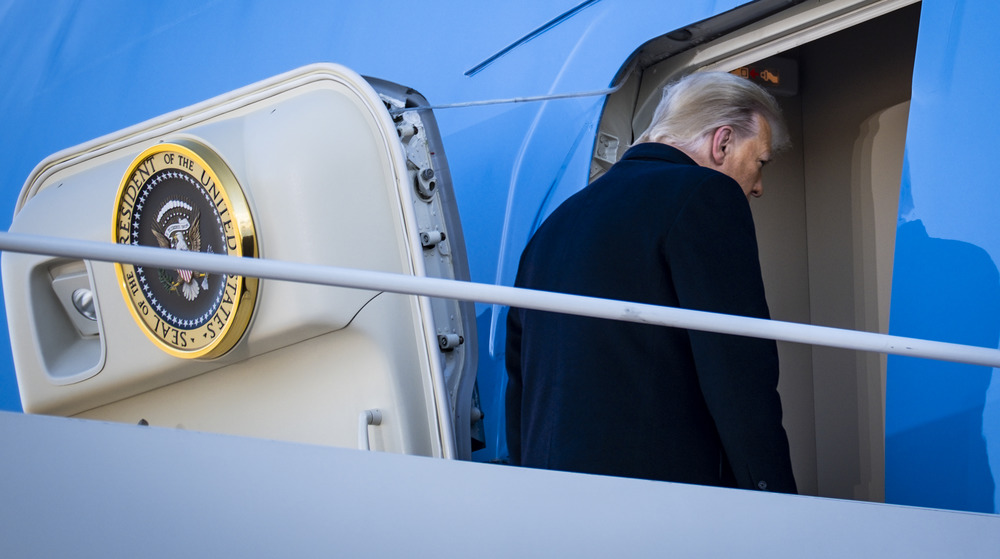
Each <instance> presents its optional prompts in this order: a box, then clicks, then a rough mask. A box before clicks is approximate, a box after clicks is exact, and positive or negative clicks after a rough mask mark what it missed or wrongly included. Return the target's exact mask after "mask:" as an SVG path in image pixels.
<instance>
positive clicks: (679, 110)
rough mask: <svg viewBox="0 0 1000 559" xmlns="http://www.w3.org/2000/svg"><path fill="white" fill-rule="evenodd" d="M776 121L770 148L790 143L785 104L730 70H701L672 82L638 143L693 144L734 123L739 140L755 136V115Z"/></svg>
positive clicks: (685, 147)
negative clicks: (783, 115)
mask: <svg viewBox="0 0 1000 559" xmlns="http://www.w3.org/2000/svg"><path fill="white" fill-rule="evenodd" d="M757 115H760V117H761V118H763V119H764V120H765V121H767V123H768V124H769V125H770V126H771V149H772V150H775V151H777V150H779V149H781V148H783V147H785V146H786V145H787V144H788V129H787V128H786V127H785V122H784V119H783V118H782V116H781V108H780V107H779V106H778V103H777V101H775V100H774V97H772V96H771V94H770V93H768V92H766V91H764V89H763V88H761V87H760V86H758V85H757V84H755V83H753V82H751V81H750V80H747V79H745V78H741V77H738V76H735V75H733V74H730V73H727V72H698V73H695V74H691V75H689V76H686V77H684V78H681V79H680V80H678V81H676V82H673V83H671V84H669V85H667V86H666V87H665V88H664V89H663V97H662V99H660V104H659V105H657V107H656V111H655V112H654V113H653V122H652V124H650V125H649V128H647V129H646V131H645V132H643V133H642V135H640V136H639V138H638V140H636V142H635V143H637V144H638V143H642V142H659V143H663V144H667V145H672V146H674V147H677V148H680V149H682V150H694V149H696V148H697V146H699V145H700V144H701V142H703V141H705V140H706V139H708V138H709V137H710V136H711V135H712V134H713V133H714V132H715V131H716V130H717V129H719V128H721V127H723V126H731V127H732V128H733V131H734V133H735V136H736V139H737V140H744V139H747V138H751V137H753V136H756V135H757V133H758V132H759V130H758V125H757V119H756V116H757Z"/></svg>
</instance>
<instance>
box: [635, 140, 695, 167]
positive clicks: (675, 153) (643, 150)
mask: <svg viewBox="0 0 1000 559" xmlns="http://www.w3.org/2000/svg"><path fill="white" fill-rule="evenodd" d="M628 159H636V160H643V159H645V160H649V159H658V160H661V161H667V162H669V163H676V164H679V165H697V163H695V161H694V159H691V158H690V157H688V155H687V154H686V153H684V152H683V151H681V150H679V149H677V148H675V147H673V146H668V145H666V144H660V143H656V142H645V143H641V144H636V145H634V146H632V147H630V148H629V149H628V151H626V152H625V155H623V156H622V161H625V160H628Z"/></svg>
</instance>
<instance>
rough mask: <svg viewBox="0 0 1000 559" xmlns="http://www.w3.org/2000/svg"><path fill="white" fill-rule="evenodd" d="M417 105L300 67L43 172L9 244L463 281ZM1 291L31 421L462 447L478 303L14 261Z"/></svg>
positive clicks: (375, 87) (76, 151)
mask: <svg viewBox="0 0 1000 559" xmlns="http://www.w3.org/2000/svg"><path fill="white" fill-rule="evenodd" d="M426 104H427V103H426V101H425V100H424V99H423V98H422V97H421V96H420V95H419V94H418V93H416V92H414V91H412V90H410V89H407V88H404V87H401V86H397V85H394V84H389V83H387V82H383V81H379V80H367V79H365V78H363V77H361V76H359V75H357V74H356V73H354V72H352V71H350V70H348V69H346V68H343V67H341V66H337V65H333V64H316V65H312V66H307V67H304V68H301V69H298V70H295V71H292V72H289V73H287V74H283V75H279V76H276V77H274V78H272V79H269V80H266V81H264V82H261V83H258V84H254V85H251V86H249V87H246V88H243V89H240V90H237V91H234V92H231V93H229V94H226V95H222V96H220V97H217V98H215V99H212V100H209V101H206V102H203V103H200V104H198V105H195V106H192V107H189V108H186V109H182V110H180V111H177V112H174V113H170V114H167V115H163V116H162V117H159V118H157V119H154V120H152V121H149V122H146V123H143V124H139V125H137V126H134V127H131V128H128V129H126V130H123V131H120V132H118V133H115V134H111V135H109V136H106V137H103V138H98V139H96V140H93V141H91V142H88V143H86V144H83V145H81V146H78V147H76V148H72V149H69V150H66V151H64V152H60V153H57V154H55V155H53V156H51V157H49V158H48V159H46V160H45V161H43V162H42V163H41V164H39V166H38V167H37V168H36V169H35V171H34V172H33V173H32V175H31V176H30V177H29V179H28V181H27V183H26V185H25V187H24V189H23V190H22V193H21V197H20V199H19V201H18V207H17V211H16V215H15V217H14V220H13V224H12V226H11V229H10V230H11V232H17V233H31V234H42V235H50V236H60V237H69V238H75V239H85V240H94V241H114V242H119V243H128V244H140V245H150V246H164V247H171V248H174V249H178V250H197V251H201V252H215V253H220V254H231V255H235V256H244V257H259V258H266V259H274V260H283V261H289V262H300V263H307V264H317V265H330V266H340V267H348V268H357V269H363V270H375V271H381V272H391V273H399V274H412V275H418V276H422V275H429V276H434V277H443V278H449V279H468V265H467V262H466V259H465V248H464V242H463V238H462V232H461V225H460V223H459V220H458V214H457V210H456V209H455V203H454V198H453V197H452V193H451V185H450V175H449V173H448V168H447V162H446V159H445V156H444V152H443V149H442V146H441V141H440V137H439V135H438V133H437V130H436V125H435V123H434V120H433V115H432V114H431V112H430V111H429V110H427V111H424V110H414V109H415V108H417V107H419V106H421V105H423V106H426ZM3 282H4V296H5V298H6V304H7V310H8V319H9V321H10V324H11V342H12V346H13V353H14V360H15V366H16V371H17V377H18V385H19V390H20V392H21V399H22V402H23V406H24V409H25V411H26V412H31V413H45V414H55V415H66V416H77V417H83V418H91V419H103V420H112V421H122V422H130V423H148V424H150V425H154V426H166V427H179V428H185V429H193V430H204V431H212V432H221V433H230V434H237V435H247V436H256V437H265V438H274V439H282V440H293V441H300V442H309V443H316V444H326V445H336V446H355V445H357V444H361V445H362V446H369V445H370V447H371V448H372V449H375V450H386V451H392V452H403V453H408V454H420V455H428V456H445V457H461V458H468V457H469V455H470V453H471V449H470V439H471V435H470V430H471V428H470V426H471V425H472V423H473V419H472V418H475V417H478V410H474V409H473V405H472V400H473V388H474V383H475V363H476V355H475V340H476V335H475V331H474V328H475V323H474V313H473V308H472V304H471V303H459V302H456V301H445V300H436V299H435V300H430V299H427V298H421V297H413V296H404V295H398V294H391V293H384V292H383V293H380V292H375V291H365V290H357V289H343V288H332V287H326V286H320V285H309V284H299V283H292V282H280V281H274V280H257V279H255V278H242V277H239V276H225V275H219V274H208V273H200V272H199V271H198V270H162V269H150V268H149V267H142V266H131V265H129V264H110V263H104V262H91V261H84V260H74V259H67V258H56V257H50V256H42V255H28V254H16V253H10V252H5V253H4V254H3ZM373 410H378V412H379V413H373ZM378 415H381V421H380V422H379V421H377V420H376V421H374V422H372V421H371V418H372V417H374V416H378ZM366 418H367V421H366ZM369 423H377V425H371V426H369ZM365 439H367V440H365Z"/></svg>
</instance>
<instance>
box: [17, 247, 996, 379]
mask: <svg viewBox="0 0 1000 559" xmlns="http://www.w3.org/2000/svg"><path fill="white" fill-rule="evenodd" d="M0 251H10V252H23V253H32V254H47V255H51V256H61V257H67V258H80V259H86V260H97V261H103V262H129V263H133V264H136V265H144V266H157V267H160V268H172V269H195V270H199V271H203V272H212V273H220V274H235V275H241V276H249V277H256V278H261V279H271V280H279V281H294V282H300V283H310V284H318V285H328V286H334V287H348V288H355V289H368V290H375V291H388V292H392V293H402V294H409V295H422V296H426V297H440V298H444V299H458V300H463V301H478V302H482V303H489V304H497V305H505V306H512V307H520V308H527V309H537V310H542V311H551V312H559V313H565V314H574V315H579V316H589V317H594V318H606V319H612V320H622V321H627V322H638V323H643V324H656V325H660V326H671V327H676V328H687V329H691V330H704V331H708V332H718V333H723V334H734V335H739V336H750V337H755V338H767V339H773V340H782V341H787V342H796V343H804V344H812V345H822V346H828V347H835V348H842V349H852V350H858V351H870V352H877V353H888V354H894V355H903V356H908V357H921V358H926V359H936V360H941V361H953V362H958V363H969V364H972V365H983V366H987V367H1000V349H994V348H986V347H978V346H969V345H962V344H954V343H948V342H937V341H933V340H923V339H919V338H907V337H902V336H891V335H888V334H877V333H873V332H862V331H858V330H848V329H843V328H832V327H828V326H815V325H811V324H799V323H795V322H782V321H778V320H766V319H761V318H749V317H745V316H735V315H726V314H719V313H710V312H704V311H694V310H690V309H681V308H675V307H663V306H658V305H650V304H644V303H634V302H629V301H619V300H613V299H601V298H597V297H586V296H581V295H569V294H565V293H554V292H549V291H538V290H533V289H523V288H515V287H507V286H500V285H490V284H482V283H474V282H466V281H456V280H447V279H439V278H428V277H417V276H410V275H405V274H395V273H388V272H377V271H371V270H359V269H353V268H342V267H336V266H324V265H319V264H305V263H300V262H287V261H282V260H272V259H263V258H240V257H234V256H226V255H221V254H208V253H200V252H186V251H179V250H172V249H164V248H158V247H145V246H131V245H120V244H115V243H111V242H98V241H85V240H79V239H69V238H57V237H47V236H42V235H26V234H21V233H9V232H0Z"/></svg>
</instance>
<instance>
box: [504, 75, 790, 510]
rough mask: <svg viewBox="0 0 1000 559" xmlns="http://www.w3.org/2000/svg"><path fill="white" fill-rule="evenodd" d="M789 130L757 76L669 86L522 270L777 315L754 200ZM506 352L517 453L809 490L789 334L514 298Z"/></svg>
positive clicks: (619, 470) (543, 278)
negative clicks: (801, 476) (634, 136)
mask: <svg viewBox="0 0 1000 559" xmlns="http://www.w3.org/2000/svg"><path fill="white" fill-rule="evenodd" d="M785 143H787V132H786V129H785V126H784V123H783V121H782V118H781V113H780V109H779V107H778V105H777V103H776V102H775V101H774V99H773V98H772V97H771V96H770V95H769V94H768V93H767V92H765V91H764V90H763V89H761V88H760V87H758V86H757V85H754V84H753V83H751V82H749V81H747V80H744V79H742V78H739V77H736V76H733V75H731V74H726V73H721V72H705V73H696V74H692V75H690V76H688V77H686V78H684V79H682V80H680V81H678V82H676V83H674V84H672V85H670V86H668V87H667V88H666V90H665V92H664V96H663V99H662V101H661V102H660V105H659V106H658V107H657V110H656V112H655V114H654V117H653V122H652V124H651V125H650V126H649V128H648V129H647V130H646V131H645V132H644V133H643V134H642V135H641V136H640V137H639V139H638V140H637V142H636V144H635V145H634V146H633V147H631V148H630V149H629V150H628V151H627V152H626V153H625V155H624V156H623V157H622V160H621V161H619V162H618V163H617V164H615V165H614V166H613V167H612V168H611V169H610V170H609V171H608V172H607V173H606V174H605V175H604V176H603V177H601V178H600V179H598V180H596V181H594V182H593V183H592V184H591V185H589V186H588V187H586V188H585V189H583V190H582V191H580V192H579V193H577V194H575V195H574V196H572V197H570V198H569V199H568V200H566V202H564V203H563V204H562V205H561V206H560V207H559V208H557V209H556V210H555V211H554V212H553V213H552V215H551V216H549V218H548V219H546V220H545V222H544V223H543V224H542V226H541V227H540V228H539V229H538V231H537V232H536V233H535V234H534V236H533V237H532V239H531V241H530V242H529V243H528V246H527V247H526V248H525V250H524V253H523V255H522V257H521V264H520V268H519V270H518V274H517V280H516V285H518V286H520V287H527V288H532V289H541V290H546V291H556V292H562V293H573V294H578V295H587V296H594V297H605V298H609V299H619V300H626V301H637V302H642V303H650V304H655V305H665V306H671V307H683V308H688V309H696V310H702V311H710V312H717V313H726V314H734V315H742V316H750V317H757V318H769V315H768V308H767V302H766V300H765V298H764V286H763V282H762V280H761V273H760V263H759V259H758V254H757V240H756V234H755V231H754V224H753V218H752V216H751V214H750V206H749V198H750V197H756V196H760V195H761V194H762V193H763V184H762V173H761V171H762V168H763V167H764V165H765V164H766V163H767V162H768V161H770V159H771V157H772V155H773V153H774V151H776V150H777V149H778V148H780V147H782V146H783V145H784V144H785ZM506 360H507V371H508V385H507V395H506V398H507V405H506V412H507V442H508V448H509V450H510V456H511V462H512V463H514V464H520V465H523V466H530V467H537V468H549V469H556V470H567V471H576V472H585V473H595V474H606V475H616V476H627V477H638V478H645V479H654V480H664V481H676V482H683V483H696V484H703V485H716V486H724V487H739V488H745V489H757V490H768V491H780V492H789V493H794V492H795V491H796V486H795V480H794V477H793V475H792V469H791V462H790V459H789V450H788V439H787V436H786V435H785V431H784V428H783V427H782V425H781V415H782V414H781V401H780V399H779V396H778V393H777V382H778V354H777V348H776V345H775V343H774V341H773V340H762V339H757V338H746V337H739V336H731V335H723V334H715V333H710V332H699V331H694V330H684V329H679V328H667V327H660V326H652V325H645V324H636V323H630V322H616V321H608V320H601V319H594V318H586V317H579V316H572V315H564V314H557V313H549V312H541V311H533V310H524V309H516V308H512V309H511V310H510V313H509V315H508V320H507V355H506Z"/></svg>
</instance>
